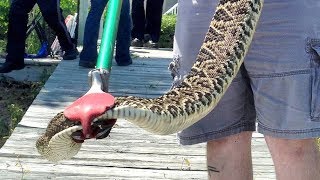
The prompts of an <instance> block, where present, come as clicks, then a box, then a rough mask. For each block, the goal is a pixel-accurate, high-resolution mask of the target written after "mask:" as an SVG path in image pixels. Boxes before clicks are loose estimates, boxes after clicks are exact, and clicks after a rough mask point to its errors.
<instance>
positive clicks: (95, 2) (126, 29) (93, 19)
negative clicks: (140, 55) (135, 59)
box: [79, 0, 132, 68]
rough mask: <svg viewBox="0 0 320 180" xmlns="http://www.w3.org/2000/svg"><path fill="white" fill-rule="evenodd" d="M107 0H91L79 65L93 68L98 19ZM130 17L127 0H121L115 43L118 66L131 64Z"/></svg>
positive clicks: (95, 54) (95, 55) (96, 56)
mask: <svg viewBox="0 0 320 180" xmlns="http://www.w3.org/2000/svg"><path fill="white" fill-rule="evenodd" d="M107 3H108V0H91V8H90V11H89V14H88V17H87V20H86V25H85V29H84V39H83V50H82V51H81V53H80V61H79V66H82V67H86V68H94V67H95V65H96V61H97V58H98V52H97V41H98V37H99V27H100V19H101V16H102V14H103V11H104V9H105V7H106V5H107ZM130 31H131V17H130V3H129V0H123V2H122V7H121V13H120V19H119V27H118V34H117V39H116V41H117V43H116V56H115V60H116V62H117V64H118V66H128V65H130V64H132V59H131V57H130V40H131V35H130Z"/></svg>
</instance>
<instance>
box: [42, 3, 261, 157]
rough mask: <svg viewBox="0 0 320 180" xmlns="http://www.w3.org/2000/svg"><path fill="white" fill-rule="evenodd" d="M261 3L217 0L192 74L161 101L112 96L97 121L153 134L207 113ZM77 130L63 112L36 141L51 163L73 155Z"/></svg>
mask: <svg viewBox="0 0 320 180" xmlns="http://www.w3.org/2000/svg"><path fill="white" fill-rule="evenodd" d="M262 5H263V0H220V3H219V5H218V6H217V9H216V12H215V14H214V16H213V19H212V21H211V24H210V27H209V30H208V33H207V34H206V37H205V39H204V42H203V45H202V46H201V49H200V52H199V54H198V57H197V60H196V62H195V64H194V65H193V67H192V69H191V72H190V73H189V74H188V75H187V77H186V78H185V79H184V80H183V82H182V83H181V84H180V85H179V86H178V87H176V88H174V89H172V90H170V91H169V92H167V93H166V94H164V95H163V96H161V97H158V98H155V99H144V98H138V97H117V98H116V103H115V106H114V107H113V108H112V109H111V110H108V111H106V112H105V113H104V114H103V115H101V116H100V117H98V119H100V120H101V119H103V120H108V119H118V118H124V119H126V120H128V121H130V122H132V123H134V124H136V125H138V126H139V127H141V128H143V129H145V130H147V131H150V132H152V133H155V134H163V135H165V134H171V133H175V132H178V131H180V130H182V129H184V128H187V127H188V126H190V125H192V124H193V123H195V122H197V121H198V120H200V119H201V118H202V117H204V116H205V115H206V114H207V113H209V112H210V111H211V110H212V109H213V108H214V107H215V106H216V104H217V103H218V101H219V100H220V99H221V97H222V96H223V94H224V93H225V92H226V90H227V88H228V86H229V85H230V83H231V81H232V80H233V78H234V77H235V75H236V74H237V72H238V70H239V68H240V66H241V64H242V62H243V59H244V56H245V55H246V52H247V50H248V48H249V46H250V43H251V40H252V37H253V34H254V31H255V27H256V24H257V22H258V19H259V17H260V13H261V9H262ZM79 129H81V126H76V124H75V122H73V121H70V120H68V119H66V118H65V117H64V116H63V114H62V113H60V114H58V115H57V116H56V117H54V118H53V120H52V121H51V122H50V123H49V125H48V127H47V129H46V132H45V134H44V135H43V136H41V137H40V138H39V140H38V141H37V144H36V146H37V148H38V151H39V153H40V154H42V155H43V156H44V157H45V158H47V159H48V160H51V161H59V160H63V159H67V158H71V157H72V156H74V155H75V154H76V153H77V152H78V151H79V149H80V147H81V144H79V143H76V142H74V141H73V140H72V138H71V137H70V136H71V133H72V132H75V131H77V130H79Z"/></svg>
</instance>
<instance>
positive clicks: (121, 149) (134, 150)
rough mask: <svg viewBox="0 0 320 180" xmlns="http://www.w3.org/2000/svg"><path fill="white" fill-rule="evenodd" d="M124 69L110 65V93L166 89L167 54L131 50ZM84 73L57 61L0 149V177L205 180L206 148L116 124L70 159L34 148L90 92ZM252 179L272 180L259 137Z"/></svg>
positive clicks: (150, 94)
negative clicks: (57, 117) (56, 157)
mask: <svg viewBox="0 0 320 180" xmlns="http://www.w3.org/2000/svg"><path fill="white" fill-rule="evenodd" d="M133 52H134V53H135V54H138V55H139V57H138V58H135V59H134V63H133V65H131V66H129V67H118V66H116V65H115V66H113V68H112V72H111V77H110V93H111V94H113V95H115V96H120V95H121V96H122V95H134V96H141V97H150V98H152V97H157V96H159V95H161V94H163V93H165V92H166V91H167V90H169V88H170V86H171V81H172V79H171V76H170V72H169V71H168V70H167V65H168V63H169V62H170V60H171V56H172V55H171V51H160V50H152V51H150V50H145V49H133ZM88 71H89V70H88V69H84V68H80V67H78V61H61V63H60V64H59V65H58V67H57V68H56V70H55V72H54V73H53V74H52V76H51V77H50V78H49V80H48V81H47V83H46V84H45V86H44V88H43V89H42V90H41V92H40V94H39V95H38V96H37V98H36V99H35V101H34V102H33V104H32V106H31V107H30V108H29V109H28V111H27V113H26V114H25V116H24V117H23V119H22V121H21V122H20V124H19V125H18V127H17V128H16V129H15V131H14V132H13V134H12V136H11V137H10V138H9V140H8V141H7V142H6V144H5V145H4V146H3V148H2V149H1V150H0V175H1V179H177V180H178V179H206V178H207V173H206V163H205V162H206V160H205V145H204V144H199V145H193V146H185V147H184V146H180V145H179V144H178V143H177V140H176V136H175V135H168V136H158V135H153V134H150V133H148V132H146V131H144V130H142V129H140V128H137V127H135V126H134V125H132V124H130V123H128V122H126V121H125V120H118V122H117V126H116V127H115V128H114V129H113V131H112V132H111V134H110V137H108V138H106V139H103V140H88V141H86V142H85V143H84V144H83V146H82V149H81V151H80V152H79V153H78V154H77V155H76V156H75V157H74V158H73V159H71V160H66V161H62V162H60V163H59V164H52V163H50V162H48V161H47V160H45V159H43V158H42V157H41V156H40V155H39V154H38V153H37V150H36V148H35V142H36V140H37V138H38V137H39V136H40V134H42V133H43V132H44V130H45V128H46V126H47V123H48V122H49V121H50V119H51V118H52V117H53V116H54V115H55V114H56V113H58V112H60V111H63V110H64V108H65V107H66V106H68V105H69V104H71V103H72V102H73V101H75V100H76V99H78V98H79V97H81V96H82V95H83V94H84V93H85V92H87V90H88V89H89V87H88V84H87V73H88ZM253 157H254V160H253V163H254V174H255V179H261V180H262V179H275V177H274V172H273V165H272V162H271V159H270V155H269V154H268V152H267V148H266V145H265V142H264V139H263V138H261V137H256V138H254V139H253Z"/></svg>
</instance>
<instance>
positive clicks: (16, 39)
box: [0, 0, 79, 73]
mask: <svg viewBox="0 0 320 180" xmlns="http://www.w3.org/2000/svg"><path fill="white" fill-rule="evenodd" d="M35 4H38V6H39V9H40V11H41V13H42V16H43V17H44V20H45V21H46V22H47V23H48V25H49V27H50V28H51V29H53V30H54V32H55V33H56V35H57V36H58V40H59V43H60V45H61V48H62V50H63V51H64V55H63V59H64V60H73V59H76V58H77V55H78V54H79V52H78V50H77V49H76V47H75V45H74V43H73V42H72V39H71V36H70V34H69V32H68V30H67V27H66V24H65V23H64V17H63V15H62V9H61V8H60V1H59V0H47V1H40V0H12V1H11V5H10V10H9V25H8V42H7V53H8V54H7V56H6V61H5V63H4V64H3V65H2V66H1V67H0V73H9V72H11V71H12V70H20V69H23V68H24V67H25V65H24V53H25V42H26V32H27V24H28V17H29V16H28V14H29V12H30V11H31V10H32V8H33V7H34V5H35Z"/></svg>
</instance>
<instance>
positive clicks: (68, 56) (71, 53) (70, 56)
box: [62, 48, 79, 60]
mask: <svg viewBox="0 0 320 180" xmlns="http://www.w3.org/2000/svg"><path fill="white" fill-rule="evenodd" d="M78 55H79V51H78V49H77V48H74V49H71V50H67V51H65V52H64V55H63V56H62V58H63V60H74V59H76V58H77V56H78Z"/></svg>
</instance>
